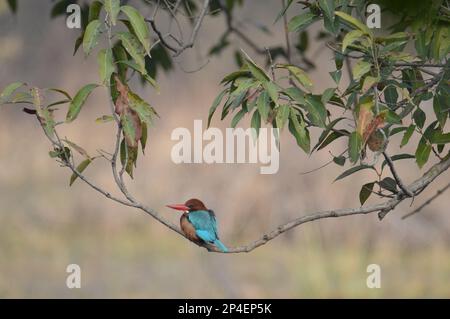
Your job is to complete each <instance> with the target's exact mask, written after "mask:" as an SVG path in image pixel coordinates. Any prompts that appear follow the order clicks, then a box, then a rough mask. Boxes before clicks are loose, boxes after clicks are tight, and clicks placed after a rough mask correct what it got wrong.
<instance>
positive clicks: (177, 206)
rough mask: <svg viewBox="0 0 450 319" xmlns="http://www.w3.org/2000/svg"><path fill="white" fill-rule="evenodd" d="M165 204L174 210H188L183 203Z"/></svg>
mask: <svg viewBox="0 0 450 319" xmlns="http://www.w3.org/2000/svg"><path fill="white" fill-rule="evenodd" d="M166 206H167V207H169V208H172V209H176V210H182V211H188V210H189V207H187V206H186V205H184V204H174V205H166Z"/></svg>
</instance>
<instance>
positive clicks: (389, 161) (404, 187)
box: [383, 151, 414, 197]
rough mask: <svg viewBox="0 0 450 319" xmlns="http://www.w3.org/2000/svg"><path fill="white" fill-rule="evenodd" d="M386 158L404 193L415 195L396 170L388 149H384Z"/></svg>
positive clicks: (410, 195)
mask: <svg viewBox="0 0 450 319" xmlns="http://www.w3.org/2000/svg"><path fill="white" fill-rule="evenodd" d="M383 156H384V159H385V160H386V163H387V164H388V166H389V168H390V170H391V173H392V176H394V179H395V181H396V182H397V185H398V186H399V187H400V189H401V190H402V192H403V194H405V195H408V196H409V197H414V193H413V192H411V191H410V190H409V189H408V188H407V187H406V186H405V184H403V181H402V180H401V178H400V176H399V175H398V173H397V171H396V170H395V166H394V162H393V161H392V159H391V158H390V156H389V155H388V154H387V153H386V151H383Z"/></svg>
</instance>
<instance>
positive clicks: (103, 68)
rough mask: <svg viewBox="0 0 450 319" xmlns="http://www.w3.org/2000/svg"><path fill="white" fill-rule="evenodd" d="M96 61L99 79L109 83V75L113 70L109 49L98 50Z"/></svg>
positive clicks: (111, 55)
mask: <svg viewBox="0 0 450 319" xmlns="http://www.w3.org/2000/svg"><path fill="white" fill-rule="evenodd" d="M97 61H98V65H99V74H100V80H101V82H102V83H103V84H106V85H109V81H110V79H111V75H112V74H113V72H114V61H113V54H112V51H111V49H109V48H108V49H102V50H100V51H99V52H98V56H97Z"/></svg>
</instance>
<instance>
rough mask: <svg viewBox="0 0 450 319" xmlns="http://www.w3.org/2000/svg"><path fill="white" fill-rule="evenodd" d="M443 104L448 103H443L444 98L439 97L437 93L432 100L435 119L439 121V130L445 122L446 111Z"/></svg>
mask: <svg viewBox="0 0 450 319" xmlns="http://www.w3.org/2000/svg"><path fill="white" fill-rule="evenodd" d="M445 103H447V104H448V103H449V101H448V100H447V101H445V98H444V96H442V97H441V95H440V94H439V93H437V94H436V95H435V96H434V98H433V111H434V114H435V115H436V119H437V120H438V121H439V125H440V126H441V128H444V126H445V122H447V117H448V113H449V112H448V110H447V109H446V107H445Z"/></svg>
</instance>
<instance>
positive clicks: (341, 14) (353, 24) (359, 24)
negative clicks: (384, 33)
mask: <svg viewBox="0 0 450 319" xmlns="http://www.w3.org/2000/svg"><path fill="white" fill-rule="evenodd" d="M334 13H335V14H336V15H337V16H339V17H341V18H342V19H343V20H344V21H345V22H347V24H349V25H350V26H351V27H353V28H356V29H358V30H360V31H362V32H363V33H364V34H367V35H369V36H370V37H372V31H370V29H369V28H368V27H367V26H366V25H365V24H364V23H362V22H361V21H359V20H357V19H355V18H353V17H352V16H351V15H349V14H347V13H345V12H342V11H335V12H334Z"/></svg>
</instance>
